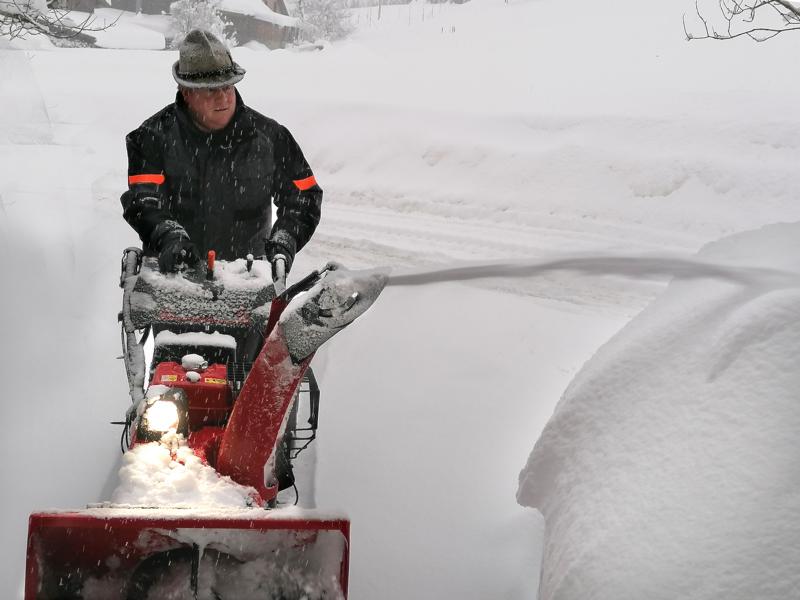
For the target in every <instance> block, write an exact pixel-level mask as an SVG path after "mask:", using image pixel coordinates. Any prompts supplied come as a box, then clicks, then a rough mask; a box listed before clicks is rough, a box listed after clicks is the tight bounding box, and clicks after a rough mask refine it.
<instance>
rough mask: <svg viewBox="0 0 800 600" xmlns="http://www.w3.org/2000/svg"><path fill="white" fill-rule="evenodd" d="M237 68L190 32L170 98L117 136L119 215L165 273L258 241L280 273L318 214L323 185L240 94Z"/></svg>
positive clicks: (257, 249) (250, 250)
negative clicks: (124, 161)
mask: <svg viewBox="0 0 800 600" xmlns="http://www.w3.org/2000/svg"><path fill="white" fill-rule="evenodd" d="M244 74H245V70H244V69H243V68H242V67H240V66H239V65H238V64H236V63H235V62H234V61H233V59H232V58H231V55H230V52H228V50H227V49H226V48H225V46H224V45H223V44H222V42H220V41H219V40H218V39H217V38H216V37H214V36H213V35H212V34H211V33H208V32H206V31H199V30H194V31H192V32H190V33H189V34H188V35H187V36H186V38H185V40H184V42H183V44H182V45H181V47H180V56H179V60H178V61H177V62H176V63H175V64H174V65H173V67H172V75H173V77H174V79H175V81H176V82H177V83H178V93H177V95H176V98H175V103H174V104H170V105H169V106H167V107H166V108H164V109H163V110H161V111H160V112H158V113H156V114H155V115H153V116H152V117H150V118H149V119H147V120H146V121H145V122H144V123H142V125H141V126H140V127H139V128H138V129H136V130H135V131H133V132H131V133H130V134H128V137H127V138H126V143H127V148H128V188H129V189H128V191H126V192H125V193H124V194H123V195H122V198H121V201H122V206H123V209H124V217H125V220H126V221H127V222H128V223H129V224H130V225H131V227H133V228H134V229H135V230H136V232H137V233H138V234H139V237H140V238H141V240H142V242H143V244H144V248H145V252H146V253H149V254H151V255H158V260H159V266H160V268H161V270H162V271H164V272H169V271H174V270H176V269H177V268H178V267H179V266H180V265H181V264H182V263H187V264H193V263H195V262H197V260H198V258H199V257H200V255H201V253H205V252H206V251H208V250H215V251H216V253H217V257H218V258H221V259H227V260H232V259H235V258H242V257H245V256H246V255H247V254H253V255H255V256H260V255H262V254H264V250H265V240H266V255H267V258H268V259H269V260H270V261H271V262H272V263H273V276H275V266H276V259H277V258H280V257H283V258H284V259H285V267H286V272H288V270H289V268H290V267H291V263H292V260H293V259H294V256H295V253H296V252H297V251H298V250H300V248H302V247H303V246H304V245H305V243H306V242H307V241H308V240H309V238H310V237H311V235H312V234H313V233H314V230H315V229H316V227H317V224H318V223H319V218H320V208H321V203H322V189H320V187H319V185H317V182H316V179H315V178H314V174H313V173H312V172H311V168H310V167H309V166H308V163H307V162H306V160H305V158H304V157H303V153H302V151H301V150H300V147H299V146H298V145H297V142H295V140H294V138H293V137H292V135H291V134H290V133H289V131H288V130H287V129H286V128H285V127H284V126H282V125H280V124H279V123H277V122H275V121H274V120H272V119H270V118H268V117H265V116H264V115H262V114H260V113H258V112H256V111H254V110H253V109H251V108H249V107H247V106H245V104H244V103H243V102H242V98H241V96H240V95H239V93H238V91H237V90H236V88H235V87H234V84H236V83H237V82H239V81H241V79H242V77H244ZM270 200H272V201H273V202H275V206H276V207H277V219H276V221H275V224H274V225H272V227H270V224H271V223H270V222H271V218H272V215H271V205H270Z"/></svg>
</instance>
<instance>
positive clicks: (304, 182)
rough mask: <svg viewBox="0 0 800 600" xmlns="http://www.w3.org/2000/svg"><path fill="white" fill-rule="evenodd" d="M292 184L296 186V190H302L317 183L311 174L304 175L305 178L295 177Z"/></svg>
mask: <svg viewBox="0 0 800 600" xmlns="http://www.w3.org/2000/svg"><path fill="white" fill-rule="evenodd" d="M294 184H295V185H296V186H297V189H298V190H300V191H301V192H304V191H306V190H307V189H309V188H312V187H314V186H315V185H317V180H316V179H315V178H314V176H313V175H312V176H311V177H306V178H305V179H295V181H294Z"/></svg>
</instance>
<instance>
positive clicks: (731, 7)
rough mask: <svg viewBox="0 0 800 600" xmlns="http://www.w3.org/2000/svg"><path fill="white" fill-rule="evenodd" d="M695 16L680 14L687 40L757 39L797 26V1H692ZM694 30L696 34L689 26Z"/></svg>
mask: <svg viewBox="0 0 800 600" xmlns="http://www.w3.org/2000/svg"><path fill="white" fill-rule="evenodd" d="M695 13H696V15H697V16H696V18H694V17H691V18H690V19H689V20H690V21H692V22H693V25H694V27H692V25H690V24H687V17H686V15H684V16H683V30H684V32H685V33H686V38H687V39H689V40H697V39H712V40H729V39H733V38H736V37H741V36H745V35H746V36H748V37H750V38H752V39H754V40H756V41H757V42H763V41H764V40H768V39H769V38H771V37H774V36H776V35H778V34H779V33H783V32H784V31H792V30H795V29H800V3H793V2H790V1H789V0H715V1H713V2H708V1H705V2H702V3H701V0H695ZM694 28H697V29H696V31H697V32H696V33H695V32H693V31H691V29H694Z"/></svg>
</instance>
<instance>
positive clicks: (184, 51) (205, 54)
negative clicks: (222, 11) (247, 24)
mask: <svg viewBox="0 0 800 600" xmlns="http://www.w3.org/2000/svg"><path fill="white" fill-rule="evenodd" d="M179 52H180V54H179V57H178V60H177V61H176V62H175V64H174V65H172V77H174V78H175V81H177V82H178V85H181V86H183V87H187V88H217V87H224V86H226V85H233V84H234V83H237V82H238V81H241V79H242V77H244V74H245V70H244V69H243V68H242V67H240V66H239V65H237V64H236V63H235V62H233V59H232V58H231V53H230V52H228V49H227V48H226V47H225V44H223V43H222V42H221V41H219V40H218V39H217V38H216V36H215V35H214V34H213V33H209V32H208V31H202V30H200V29H193V30H192V31H190V32H189V33H188V34H186V37H185V38H184V39H183V43H181V47H180V50H179Z"/></svg>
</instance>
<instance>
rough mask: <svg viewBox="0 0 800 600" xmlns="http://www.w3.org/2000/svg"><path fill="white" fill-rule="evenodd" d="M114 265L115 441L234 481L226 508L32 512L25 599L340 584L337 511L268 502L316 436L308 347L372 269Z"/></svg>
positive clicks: (339, 315) (235, 593)
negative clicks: (298, 271)
mask: <svg viewBox="0 0 800 600" xmlns="http://www.w3.org/2000/svg"><path fill="white" fill-rule="evenodd" d="M122 267H123V268H122V278H121V286H122V287H123V289H124V294H123V310H122V312H121V313H120V321H121V324H122V339H123V349H124V355H123V357H124V359H125V366H126V370H127V373H128V381H129V384H130V392H131V397H132V399H133V401H134V402H133V405H132V408H131V410H129V411H128V417H127V419H126V422H125V433H124V434H123V438H124V441H123V444H127V445H129V446H130V447H131V448H135V447H136V446H137V445H140V444H146V443H150V444H162V445H165V446H170V445H172V450H171V451H172V452H173V454H172V456H173V458H174V457H175V453H174V450H175V449H174V445H175V444H176V443H180V444H183V445H184V446H188V448H191V451H192V453H193V454H194V455H196V456H197V457H199V458H200V460H201V461H203V462H204V463H205V464H207V465H208V466H210V467H212V468H213V469H214V470H216V472H217V473H218V474H219V475H220V476H223V477H224V476H227V477H230V479H231V480H232V481H233V482H235V483H237V484H240V485H241V486H248V489H249V495H248V497H247V500H246V502H245V505H243V506H240V507H230V508H228V507H216V506H215V507H205V506H200V507H198V506H185V505H181V506H170V505H168V506H152V505H146V506H143V505H136V504H133V505H132V504H126V505H119V504H112V503H103V504H98V505H92V506H90V507H88V508H86V509H82V510H76V511H64V512H60V511H59V512H46V513H36V514H33V515H31V517H30V523H29V531H28V555H27V568H26V581H25V598H26V600H34V599H37V600H38V599H50V598H53V599H55V598H58V599H68V598H76V599H77V598H82V599H85V600H90V599H91V598H102V599H103V600H113V599H116V598H120V599H125V600H140V599H141V600H144V599H146V598H149V599H151V600H153V599H157V598H174V599H177V598H189V599H193V600H195V599H201V598H203V599H204V598H209V599H215V600H228V599H234V598H251V597H252V598H264V599H269V598H275V599H278V598H281V599H291V598H297V599H299V598H307V599H308V600H312V599H315V598H326V599H327V598H346V597H347V588H348V562H349V544H350V540H349V533H350V522H349V520H348V519H347V518H346V517H344V516H341V515H336V514H327V513H321V512H319V511H317V510H311V509H300V508H296V507H293V506H292V507H283V506H282V505H281V504H280V503H279V502H278V493H279V490H281V489H284V488H288V487H292V486H293V485H294V479H293V476H292V469H291V461H292V459H293V458H294V457H296V455H297V454H298V453H299V452H300V451H301V450H303V449H304V448H305V447H307V446H308V444H309V443H310V442H311V440H313V439H314V437H315V435H316V427H317V419H318V408H319V390H318V388H317V386H316V381H315V379H314V377H313V373H311V371H310V369H309V363H310V361H311V358H312V357H313V354H314V352H315V351H316V349H317V348H318V347H319V346H320V345H321V344H322V343H324V342H325V341H326V340H327V339H329V338H330V337H332V336H333V335H334V334H335V333H336V332H338V331H340V330H341V329H342V328H343V327H345V326H346V325H347V324H349V323H350V322H352V321H353V320H354V319H355V318H356V317H357V316H359V315H360V314H362V313H363V312H364V311H365V310H366V309H367V308H368V307H369V306H370V305H371V304H372V303H373V302H374V300H375V299H376V298H377V296H378V294H380V292H381V290H382V289H383V287H384V285H385V283H386V275H385V274H383V273H380V272H377V271H370V272H347V271H344V270H342V269H338V268H337V267H336V266H335V265H328V266H327V267H326V268H325V269H323V270H322V271H321V272H316V271H315V272H313V273H312V274H310V275H309V276H307V277H306V278H304V279H303V280H302V281H300V282H299V283H298V284H296V285H295V286H292V287H291V288H289V289H287V290H285V292H284V293H282V294H280V295H279V296H276V295H275V287H274V286H273V283H272V280H271V275H270V265H269V264H268V263H266V262H265V261H259V260H256V261H253V260H252V259H251V260H247V261H244V260H238V261H233V262H229V263H224V262H222V261H217V262H216V265H214V262H213V260H209V263H208V266H207V268H206V269H202V268H198V269H195V270H194V271H186V272H184V273H183V274H177V275H163V274H161V273H159V272H158V268H157V263H156V261H155V260H154V259H152V258H148V257H145V258H142V255H141V252H140V251H139V250H138V249H133V248H129V249H128V250H126V252H125V254H124V256H123V265H122ZM293 298H294V300H292V299H293ZM290 301H291V304H290ZM287 306H288V308H287ZM151 333H152V335H153V336H154V348H153V358H152V361H150V364H149V375H147V372H148V368H147V364H146V361H145V351H144V346H145V343H146V340H147V337H148V336H149V335H150V334H151ZM145 379H148V380H149V385H148V386H147V388H145V385H144V383H145ZM304 402H306V403H307V407H305V406H304V405H303V404H304ZM301 414H302V415H303V416H307V417H308V419H307V420H308V423H307V424H303V425H299V424H298V420H299V419H298V416H299V415H301ZM176 440H178V441H177V442H176ZM295 489H296V488H295Z"/></svg>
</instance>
